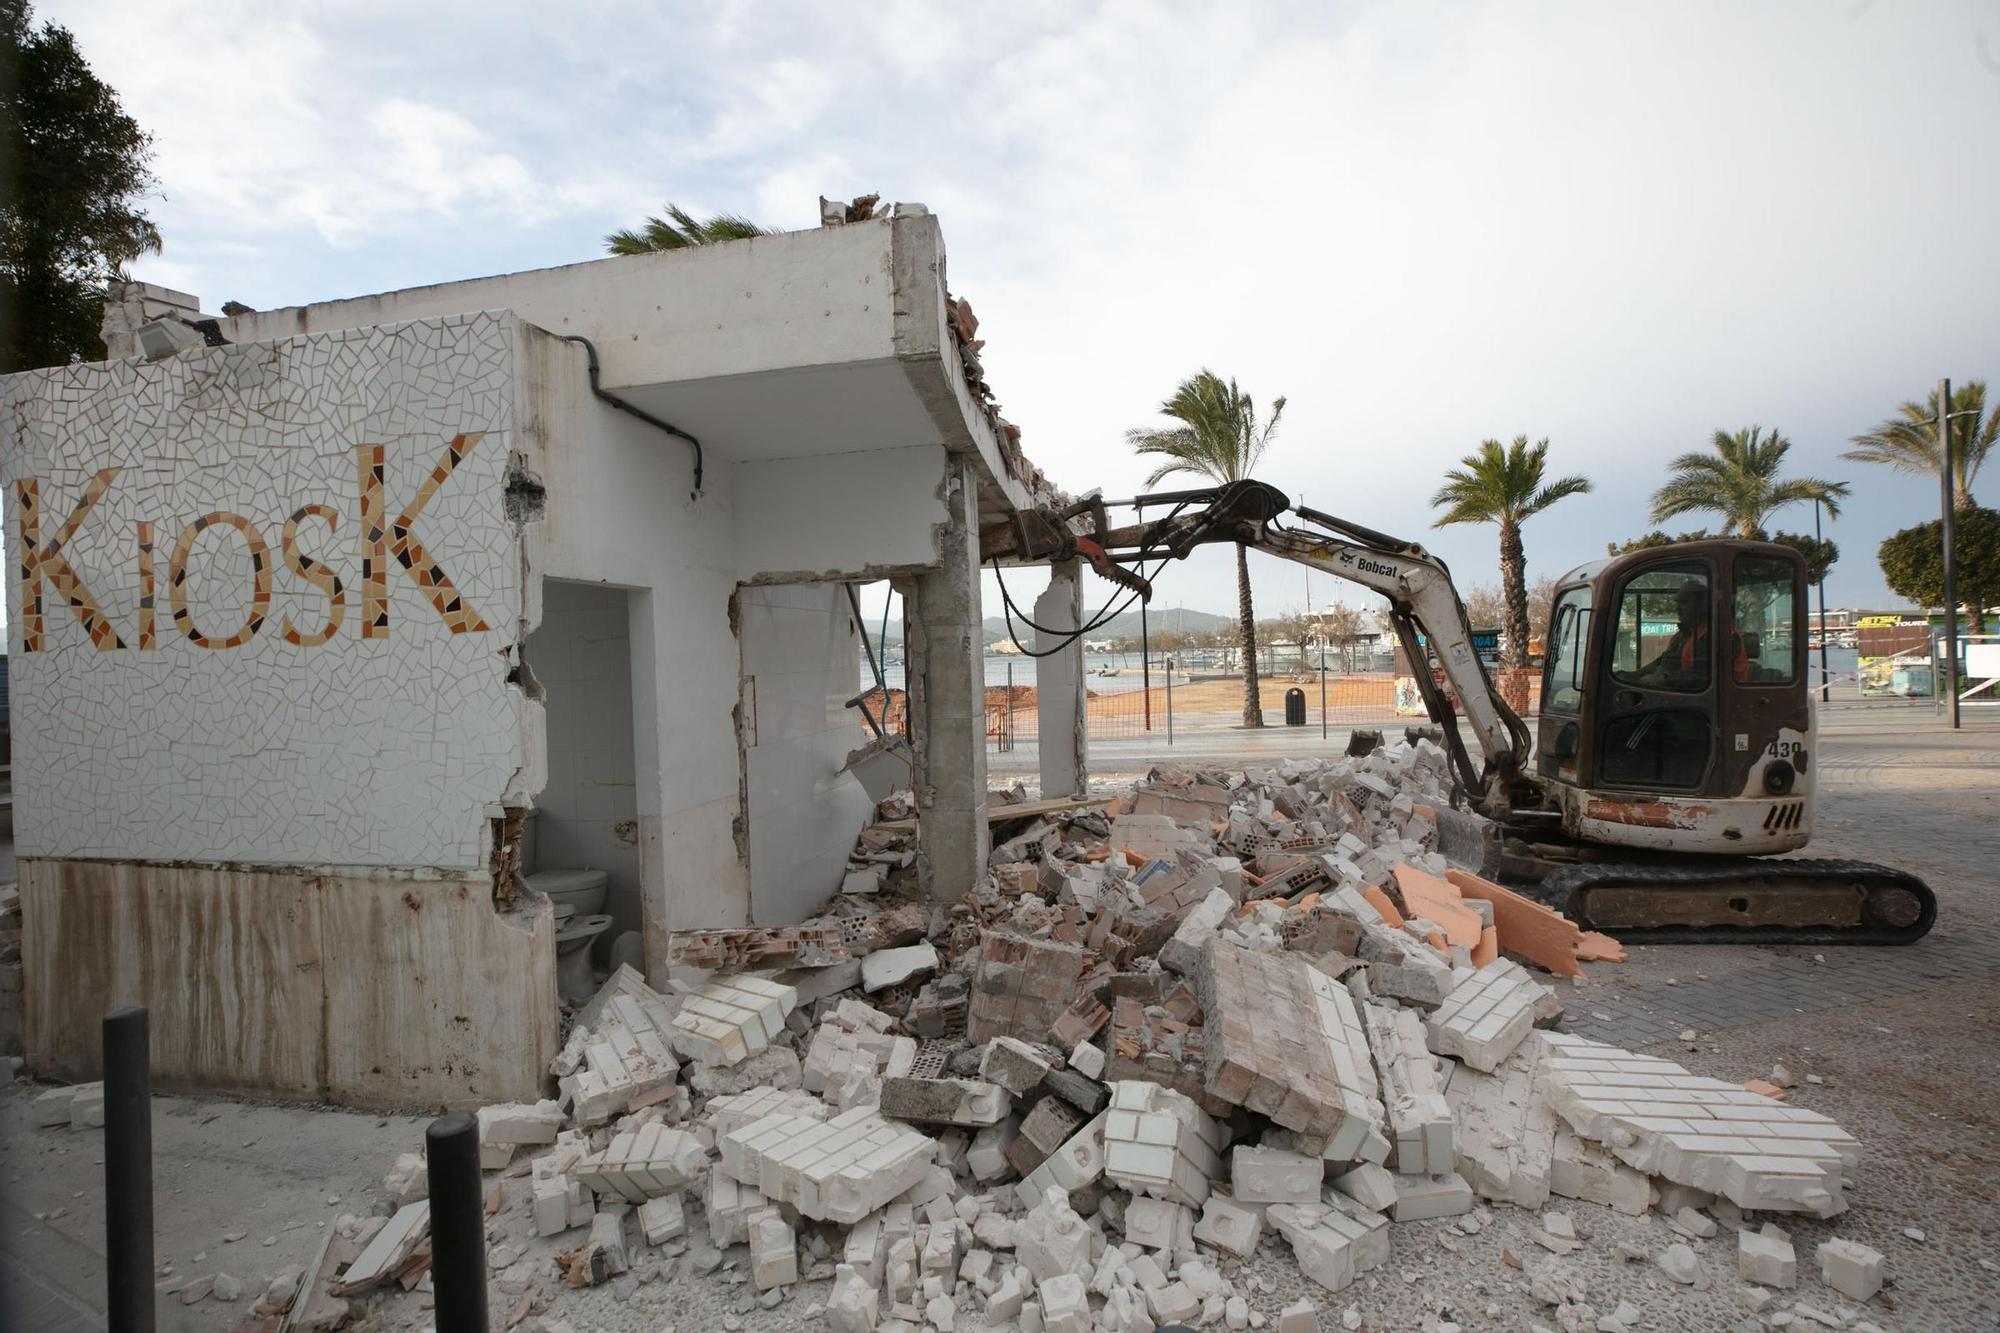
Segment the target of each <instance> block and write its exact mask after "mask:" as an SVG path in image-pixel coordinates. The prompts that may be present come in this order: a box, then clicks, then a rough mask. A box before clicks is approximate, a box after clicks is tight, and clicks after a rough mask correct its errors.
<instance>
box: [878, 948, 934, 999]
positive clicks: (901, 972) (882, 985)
mask: <svg viewBox="0 0 2000 1333" xmlns="http://www.w3.org/2000/svg"><path fill="white" fill-rule="evenodd" d="M937 970H938V951H937V948H936V946H934V945H932V944H931V943H930V942H929V941H927V940H926V941H923V942H920V943H917V944H912V945H909V946H907V947H906V948H901V949H878V950H876V951H875V952H874V953H871V954H869V955H868V956H867V957H866V958H863V959H862V960H861V989H862V990H864V991H867V992H868V993H869V994H870V995H873V994H874V993H875V992H877V991H883V990H887V989H888V988H889V987H891V986H900V985H902V984H903V983H905V982H908V981H914V980H916V979H917V978H919V977H927V976H929V975H930V974H931V973H933V972H935V971H937Z"/></svg>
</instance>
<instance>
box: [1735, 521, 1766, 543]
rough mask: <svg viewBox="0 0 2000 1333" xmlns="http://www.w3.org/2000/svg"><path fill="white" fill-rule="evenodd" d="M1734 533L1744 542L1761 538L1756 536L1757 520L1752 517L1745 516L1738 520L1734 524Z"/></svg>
mask: <svg viewBox="0 0 2000 1333" xmlns="http://www.w3.org/2000/svg"><path fill="white" fill-rule="evenodd" d="M1736 535H1737V536H1738V537H1741V538H1742V539H1743V540H1744V541H1746V542H1754V541H1759V540H1762V539H1761V538H1760V537H1759V536H1758V533H1757V520H1756V519H1754V518H1746V519H1742V520H1740V521H1739V522H1738V523H1737V524H1736Z"/></svg>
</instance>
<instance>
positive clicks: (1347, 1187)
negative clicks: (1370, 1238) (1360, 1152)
mask: <svg viewBox="0 0 2000 1333" xmlns="http://www.w3.org/2000/svg"><path fill="white" fill-rule="evenodd" d="M1329 1183H1330V1184H1331V1185H1332V1187H1333V1188H1334V1189H1335V1190H1337V1191H1339V1192H1340V1193H1341V1194H1344V1195H1346V1196H1347V1197H1348V1198H1350V1199H1352V1200H1354V1201H1355V1202H1356V1203H1358V1204H1360V1205H1361V1206H1362V1207H1363V1208H1366V1209H1368V1210H1369V1211H1370V1212H1373V1213H1386V1212H1388V1211H1389V1210H1390V1209H1391V1208H1394V1207H1395V1206H1396V1177H1395V1175H1394V1173H1392V1172H1391V1171H1390V1170H1389V1169H1388V1168H1387V1167H1383V1166H1377V1165H1376V1164H1375V1163H1373V1162H1363V1163H1361V1165H1359V1166H1357V1167H1355V1168H1354V1169H1353V1170H1352V1171H1348V1172H1344V1173H1343V1174H1341V1175H1338V1176H1335V1177H1334V1178H1333V1179H1332V1181H1330V1182H1329Z"/></svg>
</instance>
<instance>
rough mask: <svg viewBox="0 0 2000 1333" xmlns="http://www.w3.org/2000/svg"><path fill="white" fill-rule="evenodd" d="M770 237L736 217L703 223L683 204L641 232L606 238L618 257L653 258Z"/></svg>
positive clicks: (764, 229)
mask: <svg viewBox="0 0 2000 1333" xmlns="http://www.w3.org/2000/svg"><path fill="white" fill-rule="evenodd" d="M770 234H771V232H770V229H769V228H767V227H760V226H758V225H757V224H756V223H754V222H752V221H751V220H750V219H749V218H746V217H742V216H740V215H738V214H735V213H717V214H716V215H715V216H714V217H712V218H710V219H709V220H708V221H706V222H700V221H697V220H696V219H695V217H694V215H693V214H691V213H689V212H688V211H687V210H686V209H685V208H682V207H681V206H680V205H679V204H668V205H667V215H666V216H665V217H663V218H647V219H646V225H645V226H644V227H641V228H640V229H639V230H637V231H632V230H630V229H627V230H624V231H614V232H612V233H611V234H610V235H609V236H607V237H605V238H604V248H605V249H606V250H608V251H610V252H611V253H612V254H614V255H649V254H652V253H653V252H654V251H656V250H685V249H688V248H689V247H690V246H696V245H715V244H717V243H718V242H721V241H740V240H742V239H744V238H745V237H747V236H769V235H770Z"/></svg>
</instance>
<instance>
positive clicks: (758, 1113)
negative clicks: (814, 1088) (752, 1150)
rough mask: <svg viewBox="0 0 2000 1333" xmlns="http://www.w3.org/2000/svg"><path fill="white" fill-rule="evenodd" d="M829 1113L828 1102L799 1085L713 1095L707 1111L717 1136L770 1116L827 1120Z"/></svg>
mask: <svg viewBox="0 0 2000 1333" xmlns="http://www.w3.org/2000/svg"><path fill="white" fill-rule="evenodd" d="M827 1114H828V1113H827V1108H826V1103H825V1102H822V1101H821V1100H820V1099H819V1098H817V1097H814V1096H812V1095H811V1094H810V1093H807V1092H803V1091H800V1090H799V1089H796V1088H790V1089H786V1088H751V1089H750V1090H749V1091H747V1092H738V1093H731V1094H728V1095H725V1096H721V1097H711V1098H709V1099H708V1106H707V1108H706V1109H705V1111H704V1115H705V1117H706V1119H707V1121H708V1127H709V1130H710V1132H711V1133H713V1134H714V1135H715V1137H716V1138H717V1139H720V1138H722V1136H723V1135H725V1134H728V1133H729V1132H730V1131H732V1130H735V1129H740V1128H741V1127H742V1126H744V1125H747V1124H749V1123H750V1122H751V1121H753V1120H762V1119H763V1118H764V1117H765V1116H767V1115H790V1116H799V1117H802V1118H804V1119H807V1120H824V1119H826V1117H827Z"/></svg>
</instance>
